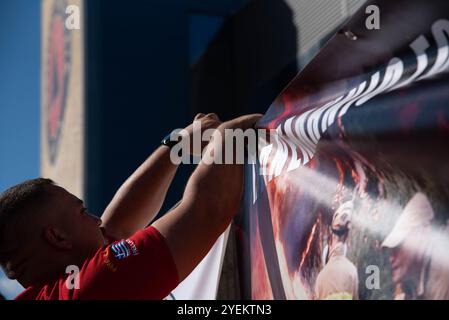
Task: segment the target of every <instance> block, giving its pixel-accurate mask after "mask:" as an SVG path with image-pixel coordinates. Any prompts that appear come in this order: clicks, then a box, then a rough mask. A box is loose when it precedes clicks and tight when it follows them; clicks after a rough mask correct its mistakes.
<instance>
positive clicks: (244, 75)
mask: <svg viewBox="0 0 449 320" xmlns="http://www.w3.org/2000/svg"><path fill="white" fill-rule="evenodd" d="M296 58H297V30H296V27H295V25H294V24H293V13H292V11H291V9H290V8H289V6H288V5H287V4H286V3H285V2H284V1H279V0H262V1H251V2H250V3H249V4H247V5H246V6H245V7H244V8H242V9H241V10H239V11H238V12H237V13H235V14H234V15H233V16H231V17H230V18H228V19H227V20H226V21H225V23H224V25H223V27H222V28H221V30H220V31H219V32H218V33H217V34H216V36H215V38H214V39H213V40H212V41H211V42H210V44H209V46H208V48H207V50H206V51H205V52H204V54H203V55H202V56H201V58H200V59H199V60H198V61H197V62H196V63H195V64H194V65H193V66H192V67H191V96H190V101H191V103H190V105H191V108H192V109H191V110H192V111H191V112H192V114H195V113H197V112H210V111H215V112H217V113H218V114H219V115H220V116H221V117H222V118H223V119H229V118H232V117H236V116H239V115H242V114H245V113H254V112H259V113H264V112H265V111H266V110H267V108H268V107H269V106H270V104H271V103H272V102H273V100H274V99H275V98H276V96H277V95H278V94H279V93H280V92H281V91H282V89H283V88H284V87H285V86H286V85H287V83H288V82H289V81H290V80H291V79H292V78H293V77H294V76H295V75H296V73H297V71H298V66H297V59H296Z"/></svg>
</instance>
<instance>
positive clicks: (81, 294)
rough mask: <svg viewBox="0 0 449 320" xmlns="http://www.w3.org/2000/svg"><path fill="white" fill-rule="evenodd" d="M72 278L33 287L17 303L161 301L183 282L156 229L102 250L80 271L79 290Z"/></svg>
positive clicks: (63, 277)
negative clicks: (33, 301)
mask: <svg viewBox="0 0 449 320" xmlns="http://www.w3.org/2000/svg"><path fill="white" fill-rule="evenodd" d="M68 277H70V275H69V274H64V275H62V276H61V277H60V278H58V279H55V280H53V281H49V282H48V283H45V284H43V285H39V286H31V287H29V288H27V289H26V290H25V291H24V292H22V293H21V294H20V295H19V296H18V297H17V298H16V300H75V299H80V300H93V299H96V300H113V299H133V300H146V299H152V300H158V299H163V298H165V297H166V296H167V295H168V294H169V293H170V292H171V291H172V290H173V289H174V288H176V286H177V285H178V283H179V277H178V272H177V269H176V265H175V262H174V260H173V257H172V255H171V253H170V250H169V249H168V247H167V244H166V243H165V239H164V237H163V236H162V235H161V234H160V233H159V231H158V230H157V229H155V228H154V227H148V228H146V229H144V230H141V231H138V232H136V233H135V234H134V235H133V236H132V237H130V238H129V239H126V240H121V241H115V242H113V243H111V244H109V245H107V246H104V247H102V248H101V249H99V250H98V251H97V253H96V254H95V255H94V256H93V257H92V258H89V259H87V260H86V261H85V262H84V264H83V266H82V267H81V268H79V278H78V279H79V289H76V288H73V287H74V283H75V282H73V281H72V282H70V283H71V284H72V285H71V286H70V283H69V285H67V283H66V282H67V279H68ZM72 280H73V276H72ZM69 288H72V289H69Z"/></svg>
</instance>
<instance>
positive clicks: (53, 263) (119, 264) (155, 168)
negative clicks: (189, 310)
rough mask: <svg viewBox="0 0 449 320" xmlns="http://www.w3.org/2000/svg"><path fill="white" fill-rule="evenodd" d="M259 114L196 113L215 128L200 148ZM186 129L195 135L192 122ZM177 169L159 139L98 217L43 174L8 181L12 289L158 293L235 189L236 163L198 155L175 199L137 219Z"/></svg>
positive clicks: (238, 179) (196, 252)
mask: <svg viewBox="0 0 449 320" xmlns="http://www.w3.org/2000/svg"><path fill="white" fill-rule="evenodd" d="M259 118H260V115H249V116H243V117H240V118H237V119H234V120H231V121H228V122H224V123H221V122H220V121H219V119H218V117H217V116H216V115H214V114H209V115H203V114H200V115H197V117H196V118H195V120H198V121H201V124H202V129H208V128H216V129H215V131H214V134H213V136H212V140H211V142H210V143H209V145H208V146H207V149H206V151H205V155H206V156H207V155H212V154H214V155H215V156H220V155H221V152H222V148H223V144H222V141H223V139H224V137H225V135H224V132H225V129H236V128H240V129H243V130H245V129H247V128H250V127H252V126H253V124H254V123H255V122H256V121H257V120H258V119H259ZM186 132H187V133H188V134H189V135H190V136H193V134H194V133H193V126H192V125H190V126H189V127H187V128H186ZM207 163H210V161H209V162H207ZM175 171H176V165H174V164H173V163H172V161H171V160H170V147H169V146H167V145H163V146H161V147H159V148H158V149H157V150H156V151H155V152H154V153H153V154H152V155H151V156H150V157H149V158H148V159H147V160H146V161H145V162H144V163H143V164H142V165H141V166H140V167H139V168H138V169H137V170H136V171H135V172H134V173H133V174H132V175H131V177H130V178H129V179H128V180H127V181H126V182H125V183H124V184H123V185H122V186H121V187H120V189H119V190H118V191H117V193H116V195H115V196H114V198H113V199H112V201H111V203H110V204H109V205H108V207H107V208H106V210H105V212H104V213H103V215H102V217H101V219H99V218H97V217H95V216H93V215H90V214H88V213H87V210H86V208H85V207H84V205H83V202H82V201H81V200H80V199H78V198H76V197H75V196H74V195H72V194H70V193H68V192H67V191H66V190H64V189H63V188H61V187H59V186H57V185H55V184H54V183H53V182H52V181H51V180H48V179H35V180H31V181H27V182H24V183H22V184H20V185H18V186H15V187H13V188H11V189H9V190H8V191H6V192H5V193H4V194H3V195H2V196H1V198H0V263H1V265H2V268H3V269H4V270H5V273H6V275H7V276H8V277H9V278H11V279H17V280H18V281H19V283H20V284H21V285H22V286H24V287H25V288H26V290H25V291H24V292H23V293H22V294H21V295H19V297H18V298H17V299H19V300H23V299H44V300H47V299H163V298H164V297H166V296H167V295H168V294H169V293H170V291H171V290H173V289H174V288H175V287H176V286H177V285H178V283H179V282H180V281H182V280H183V279H184V278H186V277H187V275H188V274H189V273H190V272H191V271H192V270H193V269H194V268H195V266H196V265H197V264H198V263H199V262H200V261H201V260H202V259H203V257H204V256H205V255H206V254H207V252H208V251H209V249H210V248H211V247H212V245H213V244H214V242H215V241H216V239H217V238H218V237H219V235H220V234H221V233H222V232H223V231H224V230H225V229H226V227H227V226H228V224H229V223H230V221H231V219H232V217H233V215H234V214H235V212H236V210H237V208H238V205H239V201H240V197H241V192H242V176H243V166H242V165H236V164H230V165H228V164H226V165H220V164H206V163H205V162H203V161H201V162H200V164H199V165H198V167H197V168H196V170H195V171H194V173H193V174H192V176H191V177H190V179H189V181H188V184H187V186H186V188H185V192H184V195H183V198H182V200H181V203H180V204H179V206H178V207H176V208H175V209H173V210H172V211H171V212H170V213H168V214H166V215H164V216H163V217H162V218H160V219H158V220H157V221H156V222H154V223H153V224H152V225H151V226H149V227H147V228H145V227H146V226H147V224H148V223H149V221H151V220H152V219H153V218H154V217H155V215H156V214H157V212H158V211H159V209H160V207H161V205H162V202H163V200H164V198H165V195H166V192H167V189H168V187H169V185H170V183H171V181H172V179H173V176H174V174H175ZM77 269H79V272H76V271H77ZM67 272H68V273H71V272H75V273H73V274H67Z"/></svg>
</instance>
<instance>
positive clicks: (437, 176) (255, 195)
mask: <svg viewBox="0 0 449 320" xmlns="http://www.w3.org/2000/svg"><path fill="white" fill-rule="evenodd" d="M367 12H368V13H367ZM376 12H377V13H378V14H379V17H380V20H379V27H380V29H377V28H369V25H370V21H369V20H370V19H372V18H373V17H372V16H370V14H371V13H376ZM374 18H375V17H374ZM371 22H372V21H371ZM448 71H449V3H448V2H447V1H446V0H441V1H440V0H431V1H408V0H407V1H405V0H395V1H388V0H385V1H368V2H367V3H366V4H365V5H363V6H362V7H361V9H360V11H358V12H357V13H356V14H355V15H354V17H353V18H352V19H351V20H350V21H349V23H348V24H346V25H345V27H344V28H343V29H342V30H341V31H340V32H338V34H336V35H335V36H334V37H333V38H332V39H331V40H330V41H329V42H328V43H327V44H326V46H325V47H324V48H323V50H321V52H320V53H319V54H318V55H317V56H316V57H315V59H314V60H312V62H311V63H310V64H309V65H307V66H306V68H305V69H304V70H303V71H302V72H301V73H300V74H299V75H298V76H297V77H296V78H295V79H294V80H293V81H292V82H291V83H290V84H289V85H288V87H287V88H286V89H285V90H284V91H283V92H282V93H281V94H280V96H279V97H278V98H277V99H276V100H275V101H274V103H273V104H272V105H271V106H270V108H269V110H268V112H267V113H266V115H265V116H264V118H263V119H262V121H261V123H260V127H261V128H265V129H272V130H275V132H274V133H272V134H270V135H269V137H268V138H266V139H264V141H260V144H261V145H262V148H261V149H260V151H259V153H258V163H257V164H256V165H249V166H248V170H246V176H247V177H246V185H245V204H244V205H245V210H246V217H247V219H248V221H249V223H248V225H246V226H244V232H246V235H247V239H248V241H249V245H248V246H246V247H247V248H249V253H250V254H249V255H242V256H243V259H242V262H243V265H247V266H249V268H246V270H247V271H249V272H247V273H245V274H243V278H244V279H245V281H246V287H247V288H249V291H250V292H249V293H248V294H249V295H250V297H251V298H253V299H449V230H448V225H447V220H448V219H449V75H448V73H447V72H448ZM244 269H245V268H244Z"/></svg>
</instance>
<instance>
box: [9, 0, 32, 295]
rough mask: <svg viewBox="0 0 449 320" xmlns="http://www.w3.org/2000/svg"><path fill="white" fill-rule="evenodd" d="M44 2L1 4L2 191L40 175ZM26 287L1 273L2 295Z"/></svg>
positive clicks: (25, 0)
mask: <svg viewBox="0 0 449 320" xmlns="http://www.w3.org/2000/svg"><path fill="white" fill-rule="evenodd" d="M39 107H40V1H39V0H0V192H3V191H4V190H5V189H6V188H8V187H9V186H11V185H14V184H16V183H19V182H21V181H23V180H26V179H29V178H34V177H37V176H39V149H40V147H39V134H40V133H39V121H40V118H39V116H40V111H39ZM21 289H22V288H21V287H20V285H18V283H17V282H16V281H11V280H8V279H7V278H5V277H4V275H3V273H2V272H0V292H1V293H2V294H3V295H4V296H6V297H7V298H10V299H11V298H14V297H15V296H16V294H17V293H18V292H20V290H21Z"/></svg>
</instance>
